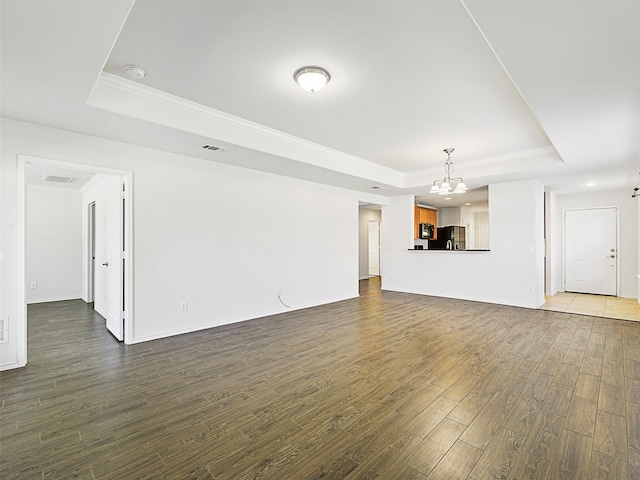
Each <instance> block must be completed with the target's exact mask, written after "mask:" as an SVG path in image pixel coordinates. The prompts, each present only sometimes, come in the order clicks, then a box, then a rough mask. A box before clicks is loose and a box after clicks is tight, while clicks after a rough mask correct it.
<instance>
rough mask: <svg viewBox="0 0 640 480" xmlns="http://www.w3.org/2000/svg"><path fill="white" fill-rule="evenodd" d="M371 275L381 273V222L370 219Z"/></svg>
mask: <svg viewBox="0 0 640 480" xmlns="http://www.w3.org/2000/svg"><path fill="white" fill-rule="evenodd" d="M369 275H370V276H378V275H380V222H376V221H372V220H369Z"/></svg>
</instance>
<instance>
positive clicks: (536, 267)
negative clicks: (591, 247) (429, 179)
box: [382, 181, 544, 308]
mask: <svg viewBox="0 0 640 480" xmlns="http://www.w3.org/2000/svg"><path fill="white" fill-rule="evenodd" d="M489 205H490V207H491V208H490V210H489V222H490V232H491V246H490V248H491V251H490V252H468V251H435V250H429V251H410V250H407V249H410V248H412V246H413V242H412V231H413V196H410V195H407V196H403V197H395V198H392V199H391V203H390V205H389V206H385V207H383V208H382V216H383V218H384V223H385V225H384V227H385V228H384V229H383V230H382V245H383V250H382V268H383V270H384V272H385V275H384V276H383V278H382V288H383V289H385V290H394V291H402V292H409V293H419V294H424V295H434V296H439V297H451V298H461V299H467V300H477V301H483V302H490V303H501V304H505V305H516V306H523V307H532V308H537V307H538V306H540V305H542V304H543V303H544V257H543V253H544V252H543V227H544V213H543V210H544V191H543V187H542V184H540V183H539V182H537V181H525V182H513V183H503V184H496V185H490V186H489ZM514 205H517V206H518V208H513V206H514Z"/></svg>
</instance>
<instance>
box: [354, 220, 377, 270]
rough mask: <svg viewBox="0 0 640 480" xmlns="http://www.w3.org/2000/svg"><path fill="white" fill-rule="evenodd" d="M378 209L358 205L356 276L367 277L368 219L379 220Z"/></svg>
mask: <svg viewBox="0 0 640 480" xmlns="http://www.w3.org/2000/svg"><path fill="white" fill-rule="evenodd" d="M380 218H381V215H380V210H373V209H371V208H366V207H360V214H359V226H358V277H359V278H360V280H362V279H364V278H369V221H370V220H371V221H375V222H379V221H380Z"/></svg>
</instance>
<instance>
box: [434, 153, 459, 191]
mask: <svg viewBox="0 0 640 480" xmlns="http://www.w3.org/2000/svg"><path fill="white" fill-rule="evenodd" d="M454 150H455V148H445V149H444V153H446V154H447V161H446V162H445V163H444V171H445V173H446V176H445V177H444V178H443V179H442V180H436V181H434V182H433V186H432V187H431V190H429V193H437V194H438V195H449V194H450V193H464V192H466V191H467V186H466V185H465V184H464V182H463V181H462V178H460V177H458V178H452V177H451V174H452V173H453V162H452V161H451V152H453V151H454Z"/></svg>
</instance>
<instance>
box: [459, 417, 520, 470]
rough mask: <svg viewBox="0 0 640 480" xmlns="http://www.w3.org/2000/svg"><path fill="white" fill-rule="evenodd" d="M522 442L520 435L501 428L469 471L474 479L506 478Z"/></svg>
mask: <svg viewBox="0 0 640 480" xmlns="http://www.w3.org/2000/svg"><path fill="white" fill-rule="evenodd" d="M521 444H522V435H521V434H519V433H515V432H512V431H511V430H507V429H505V428H501V429H500V430H499V431H498V433H497V434H496V435H495V436H494V437H493V439H492V441H491V443H490V444H489V445H488V446H487V449H486V450H485V451H484V453H483V454H482V456H481V457H480V459H479V460H478V463H476V465H475V467H474V468H473V470H472V471H471V477H472V478H474V479H475V480H485V479H494V478H507V477H508V476H509V472H510V470H511V467H512V466H513V464H514V462H515V458H516V455H517V453H518V450H519V449H520V446H521Z"/></svg>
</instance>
